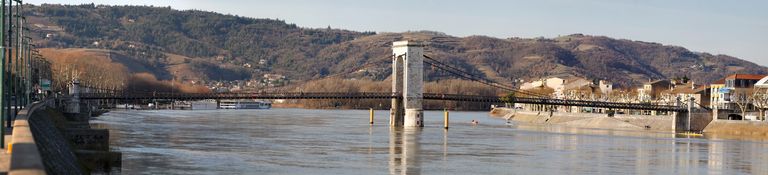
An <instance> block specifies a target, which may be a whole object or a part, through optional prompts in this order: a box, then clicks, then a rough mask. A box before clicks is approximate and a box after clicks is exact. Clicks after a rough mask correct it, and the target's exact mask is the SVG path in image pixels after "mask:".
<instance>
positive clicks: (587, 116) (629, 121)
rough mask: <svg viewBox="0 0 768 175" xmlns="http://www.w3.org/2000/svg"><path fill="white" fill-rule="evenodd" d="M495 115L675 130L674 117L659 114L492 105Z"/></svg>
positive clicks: (575, 124) (539, 121)
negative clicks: (590, 111)
mask: <svg viewBox="0 0 768 175" xmlns="http://www.w3.org/2000/svg"><path fill="white" fill-rule="evenodd" d="M490 115H491V116H493V117H499V118H505V119H507V118H509V119H510V120H512V121H515V122H524V123H532V124H542V125H562V126H568V127H578V128H595V129H617V130H638V131H640V130H651V131H664V132H673V131H675V126H674V120H675V118H674V117H673V116H669V115H660V116H649V115H626V114H616V115H614V116H613V117H608V115H607V114H596V113H566V112H552V113H550V112H540V111H526V110H522V109H512V108H493V109H492V110H491V112H490Z"/></svg>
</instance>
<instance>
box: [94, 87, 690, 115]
mask: <svg viewBox="0 0 768 175" xmlns="http://www.w3.org/2000/svg"><path fill="white" fill-rule="evenodd" d="M423 96H424V99H425V100H447V101H463V102H489V103H504V101H502V100H501V97H499V96H480V95H460V94H439V93H424V94H423ZM80 98H81V99H84V100H99V99H117V100H149V99H176V100H205V99H214V100H224V99H392V98H399V96H398V95H397V94H393V93H390V92H345V93H339V92H281V93H82V94H80ZM512 102H514V103H523V104H543V105H558V106H582V107H598V108H610V109H637V110H654V111H685V109H684V108H681V107H678V106H669V105H654V104H648V103H615V102H600V101H585V100H564V99H550V98H525V97H517V98H514V99H512Z"/></svg>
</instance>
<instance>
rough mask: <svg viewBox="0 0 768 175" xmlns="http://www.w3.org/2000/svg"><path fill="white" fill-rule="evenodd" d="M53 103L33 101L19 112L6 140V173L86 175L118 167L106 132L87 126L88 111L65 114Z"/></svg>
mask: <svg viewBox="0 0 768 175" xmlns="http://www.w3.org/2000/svg"><path fill="white" fill-rule="evenodd" d="M57 102H60V101H58V100H46V101H43V102H35V103H33V104H31V105H29V106H28V107H27V108H26V109H24V110H22V111H20V113H19V116H18V117H17V118H16V120H15V121H14V130H13V135H12V138H11V140H10V142H9V143H12V147H11V150H12V152H11V161H10V168H9V172H8V173H9V174H90V173H95V172H108V171H110V169H111V167H119V166H120V163H121V161H120V160H121V157H122V156H121V155H120V153H116V152H111V151H109V147H108V145H109V133H108V131H106V130H103V129H90V127H89V126H88V125H89V124H88V121H87V119H88V118H90V117H91V114H92V113H91V112H89V111H90V110H85V111H83V112H81V113H80V114H66V115H65V114H63V113H62V110H61V109H63V108H62V106H61V105H56V104H62V103H57ZM82 106H87V105H85V104H83V105H82ZM73 119H76V120H73ZM82 119H86V120H85V121H83V120H82Z"/></svg>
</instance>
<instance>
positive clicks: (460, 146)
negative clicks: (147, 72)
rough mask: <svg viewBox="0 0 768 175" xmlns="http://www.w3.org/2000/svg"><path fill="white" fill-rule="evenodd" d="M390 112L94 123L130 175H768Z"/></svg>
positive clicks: (738, 152)
mask: <svg viewBox="0 0 768 175" xmlns="http://www.w3.org/2000/svg"><path fill="white" fill-rule="evenodd" d="M377 113H379V112H377ZM380 114H381V116H377V117H376V118H377V119H380V120H377V121H376V122H375V123H377V125H373V126H371V125H369V124H368V118H367V115H368V111H367V110H364V111H355V110H300V109H274V110H268V111H257V112H255V111H205V112H199V111H172V112H164V111H155V112H153V111H136V112H130V113H128V112H125V113H121V112H112V113H108V114H106V115H104V116H102V117H99V118H97V119H95V121H94V122H93V123H95V124H96V125H98V127H100V128H109V129H110V130H111V132H110V134H112V136H111V137H110V139H113V140H112V144H113V145H112V147H113V148H116V149H119V151H121V152H123V158H124V160H123V166H122V167H123V173H125V174H342V175H343V174H384V173H387V174H768V168H767V167H766V166H764V165H765V162H768V144H766V142H764V141H762V140H750V141H741V140H730V139H723V138H724V136H715V135H705V137H703V138H702V137H688V136H682V135H675V134H672V133H659V132H636V131H619V130H600V129H581V128H570V127H557V126H535V125H515V126H508V125H506V124H505V121H504V120H503V119H500V120H495V119H493V118H487V117H486V116H487V113H483V112H475V113H471V112H455V115H453V116H454V117H452V120H453V121H456V122H455V124H454V125H452V126H451V128H450V129H449V130H444V129H443V128H442V121H441V120H436V119H435V118H430V116H437V118H441V116H442V113H441V112H432V111H427V112H425V116H426V117H427V118H426V119H427V120H426V123H425V125H426V126H425V128H423V129H420V128H408V129H402V128H392V127H389V126H388V125H387V122H386V120H388V118H387V117H386V116H385V115H388V113H387V112H386V111H383V112H380ZM211 116H215V117H211ZM361 116H363V117H361ZM484 117H486V118H484ZM472 119H480V120H482V122H481V124H480V125H477V126H474V125H470V124H469V121H470V120H472ZM137 123H138V124H137Z"/></svg>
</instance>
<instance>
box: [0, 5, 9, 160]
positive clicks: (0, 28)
mask: <svg viewBox="0 0 768 175" xmlns="http://www.w3.org/2000/svg"><path fill="white" fill-rule="evenodd" d="M0 19H2V20H0V21H2V22H0V135H1V136H2V137H0V148H5V125H3V124H2V122H3V121H4V119H6V118H8V116H6V115H5V113H6V112H5V111H6V109H5V106H4V105H5V100H6V98H5V91H6V90H7V88H6V86H5V79H6V74H5V59H6V57H5V42H4V41H5V40H4V37H5V0H2V2H0Z"/></svg>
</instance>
